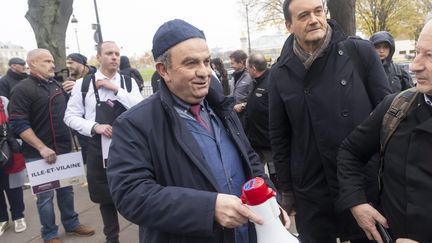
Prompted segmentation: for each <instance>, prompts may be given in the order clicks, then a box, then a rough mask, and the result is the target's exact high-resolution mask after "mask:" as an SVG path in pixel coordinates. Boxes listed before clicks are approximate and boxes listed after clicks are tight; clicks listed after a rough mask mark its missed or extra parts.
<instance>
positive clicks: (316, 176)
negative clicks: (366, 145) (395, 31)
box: [269, 20, 390, 236]
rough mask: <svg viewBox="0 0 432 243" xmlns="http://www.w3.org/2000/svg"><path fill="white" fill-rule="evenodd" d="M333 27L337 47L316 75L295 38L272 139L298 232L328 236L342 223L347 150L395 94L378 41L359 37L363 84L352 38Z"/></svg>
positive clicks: (285, 62) (277, 79)
mask: <svg viewBox="0 0 432 243" xmlns="http://www.w3.org/2000/svg"><path fill="white" fill-rule="evenodd" d="M329 24H330V26H331V27H332V29H333V34H332V39H331V41H330V44H329V46H328V47H327V49H326V50H324V52H323V55H322V56H321V57H319V58H317V59H316V60H315V61H314V63H313V64H312V66H311V67H310V68H309V70H306V69H305V67H304V65H303V64H302V62H301V61H300V59H299V58H298V57H297V56H296V55H295V54H294V52H293V41H294V36H293V35H291V36H290V37H288V39H287V41H286V42H285V45H284V47H283V49H282V53H281V56H280V58H279V59H278V62H277V63H276V64H275V65H274V66H273V67H272V69H271V74H270V91H269V92H270V93H269V97H270V99H269V102H270V125H269V126H270V127H269V128H270V139H271V145H272V152H273V161H274V163H275V166H276V171H277V176H278V178H279V187H280V189H281V190H282V191H293V192H294V196H295V200H296V202H297V203H296V207H297V208H296V209H297V216H298V217H297V220H296V223H297V227H298V229H299V230H300V231H302V230H303V231H306V232H314V234H320V235H322V234H325V233H326V232H327V231H329V226H330V225H334V221H333V220H335V218H336V216H335V212H334V202H335V200H336V198H337V195H338V181H337V177H336V154H337V150H338V148H339V145H340V143H341V142H342V141H343V139H344V138H345V137H346V136H347V135H348V134H349V133H350V132H351V131H352V130H353V129H354V128H355V127H356V126H357V125H358V124H360V123H361V122H362V121H363V120H364V119H366V118H367V117H368V116H369V114H370V112H371V111H372V109H373V108H374V107H375V106H376V105H377V104H378V103H379V102H380V101H381V100H382V99H383V98H384V97H385V96H386V95H387V94H389V93H390V88H389V85H388V83H387V81H386V77H385V73H384V70H383V68H382V65H381V62H380V60H379V58H378V55H377V53H376V51H375V50H374V48H373V46H372V45H371V43H370V42H369V41H365V40H358V39H353V40H352V41H355V42H356V44H357V46H358V53H359V55H360V56H359V59H360V60H361V61H362V63H364V64H365V65H366V68H365V70H367V74H366V75H365V76H366V78H367V79H366V80H362V79H361V77H360V76H359V75H358V73H357V72H356V70H357V69H356V68H354V66H353V63H352V61H351V60H350V59H349V56H348V55H347V54H346V53H344V51H343V46H342V43H341V42H342V41H344V40H345V39H346V36H345V35H344V33H343V32H342V30H341V28H340V27H339V26H338V25H337V24H336V23H335V22H334V21H331V20H329ZM312 208H314V209H312ZM319 218H321V219H323V220H324V221H317V220H318V219H319ZM319 222H321V223H319ZM354 223H355V222H354V221H353V224H354ZM342 226H344V227H347V228H348V229H343V230H339V231H340V232H339V233H340V235H341V236H343V235H345V236H349V235H350V234H352V232H350V230H351V228H350V226H349V224H348V223H347V222H342ZM353 227H354V228H356V231H357V228H358V227H357V226H353ZM300 234H301V233H300Z"/></svg>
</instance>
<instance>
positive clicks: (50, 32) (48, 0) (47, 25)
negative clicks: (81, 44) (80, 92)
mask: <svg viewBox="0 0 432 243" xmlns="http://www.w3.org/2000/svg"><path fill="white" fill-rule="evenodd" d="M27 2H28V7H29V8H28V11H27V13H26V15H25V17H26V19H27V20H28V21H29V22H30V25H31V27H32V28H33V32H34V34H35V37H36V42H37V46H38V48H44V49H48V50H49V51H50V52H51V54H52V55H53V57H54V63H55V66H56V70H60V69H63V68H64V67H65V66H66V45H65V39H66V29H67V26H68V23H69V18H70V16H71V14H72V10H73V8H72V4H73V0H28V1H27Z"/></svg>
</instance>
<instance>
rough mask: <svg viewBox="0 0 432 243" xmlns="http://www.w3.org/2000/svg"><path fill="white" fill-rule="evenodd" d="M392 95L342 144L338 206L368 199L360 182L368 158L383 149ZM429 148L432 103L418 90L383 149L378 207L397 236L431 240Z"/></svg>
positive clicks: (431, 187) (431, 141) (431, 198)
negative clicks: (384, 129)
mask: <svg viewBox="0 0 432 243" xmlns="http://www.w3.org/2000/svg"><path fill="white" fill-rule="evenodd" d="M394 97H395V95H392V96H388V97H386V99H385V100H384V101H383V102H382V103H381V104H380V105H379V106H378V107H377V108H376V109H375V111H374V112H373V113H372V115H371V116H370V117H369V118H368V119H367V120H366V121H365V122H363V123H362V124H361V125H360V126H358V127H357V128H356V129H355V130H354V131H353V132H352V133H351V134H350V135H349V136H348V137H347V138H346V139H345V140H344V141H343V143H342V145H341V147H340V150H339V154H338V178H339V181H340V182H339V185H340V197H341V198H340V201H339V205H340V207H343V208H350V207H352V206H355V205H357V204H361V203H367V200H366V198H365V195H364V189H363V184H362V182H363V180H362V176H363V175H362V170H363V166H364V164H365V162H367V158H368V157H369V156H370V155H372V154H374V153H376V152H377V151H379V149H380V133H381V127H382V120H383V116H384V114H385V112H386V111H387V110H388V108H389V107H390V104H391V102H392V101H393V99H394ZM431 148H432V107H430V106H428V105H427V104H426V103H425V100H424V96H423V95H422V94H420V95H418V97H417V101H416V102H415V103H414V104H413V106H412V107H411V108H410V109H409V112H408V113H407V117H406V118H405V119H404V120H402V121H401V123H400V125H399V126H398V128H397V130H396V131H395V133H394V134H393V136H392V137H391V138H390V140H389V142H388V143H387V147H386V150H385V152H384V170H383V177H382V178H383V190H382V193H381V195H380V199H381V200H380V204H379V205H378V208H379V209H380V211H381V213H383V215H384V217H386V218H387V221H388V224H389V226H390V230H389V231H390V233H391V234H392V236H393V238H394V239H397V238H410V239H414V240H416V241H419V242H432V231H431V230H430V227H431V225H432V203H431V201H432V193H431V192H432V176H431V174H432V163H431V161H432V160H431V158H432V150H431Z"/></svg>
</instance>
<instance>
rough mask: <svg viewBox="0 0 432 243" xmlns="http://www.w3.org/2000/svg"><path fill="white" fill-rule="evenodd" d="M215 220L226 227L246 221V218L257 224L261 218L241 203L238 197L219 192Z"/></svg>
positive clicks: (237, 225)
mask: <svg viewBox="0 0 432 243" xmlns="http://www.w3.org/2000/svg"><path fill="white" fill-rule="evenodd" d="M215 218H216V222H218V223H219V224H220V225H222V226H223V227H226V228H236V227H239V226H240V225H243V224H245V223H247V221H248V219H249V220H250V221H252V222H254V223H257V224H263V222H262V220H261V219H260V218H259V217H258V216H257V215H256V214H255V213H254V212H252V210H250V209H249V208H247V207H246V206H245V205H243V204H242V201H241V200H240V198H238V197H236V196H233V195H228V194H222V193H219V194H218V195H217V197H216V206H215Z"/></svg>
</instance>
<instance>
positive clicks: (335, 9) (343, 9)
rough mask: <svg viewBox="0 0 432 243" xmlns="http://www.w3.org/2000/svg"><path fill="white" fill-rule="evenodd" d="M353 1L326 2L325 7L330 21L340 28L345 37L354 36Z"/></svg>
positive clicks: (334, 0)
mask: <svg viewBox="0 0 432 243" xmlns="http://www.w3.org/2000/svg"><path fill="white" fill-rule="evenodd" d="M355 1H356V0H327V6H328V9H329V11H330V16H331V18H332V19H334V20H336V22H337V23H338V24H339V25H340V26H341V27H342V29H343V31H344V32H345V34H346V35H355V33H356V23H355Z"/></svg>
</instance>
